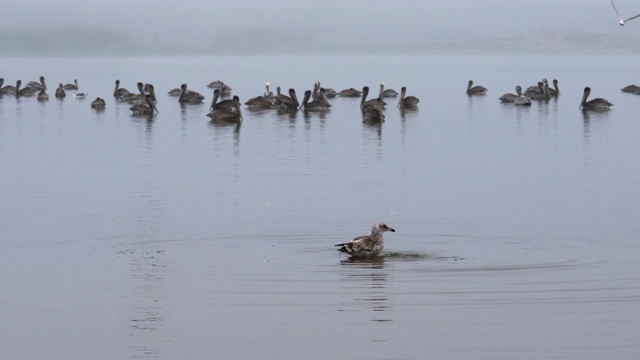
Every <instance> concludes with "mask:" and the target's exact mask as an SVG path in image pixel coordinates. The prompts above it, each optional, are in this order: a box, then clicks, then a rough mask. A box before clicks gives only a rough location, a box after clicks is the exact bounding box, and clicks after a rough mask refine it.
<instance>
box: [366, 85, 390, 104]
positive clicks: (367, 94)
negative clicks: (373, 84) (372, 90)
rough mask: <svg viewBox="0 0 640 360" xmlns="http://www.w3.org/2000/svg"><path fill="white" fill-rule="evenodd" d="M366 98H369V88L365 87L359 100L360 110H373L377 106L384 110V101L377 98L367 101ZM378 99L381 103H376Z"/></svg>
mask: <svg viewBox="0 0 640 360" xmlns="http://www.w3.org/2000/svg"><path fill="white" fill-rule="evenodd" d="M367 96H369V87H368V86H365V87H363V88H362V97H361V98H360V108H362V109H366V108H373V107H377V106H380V107H383V108H384V106H385V104H386V103H385V102H384V100H382V98H380V97H378V98H375V99H369V100H367ZM378 99H380V100H381V101H380V102H378Z"/></svg>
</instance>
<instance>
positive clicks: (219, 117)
mask: <svg viewBox="0 0 640 360" xmlns="http://www.w3.org/2000/svg"><path fill="white" fill-rule="evenodd" d="M216 90H218V89H216ZM231 101H232V102H233V106H234V108H233V110H228V109H210V110H209V113H208V114H207V116H208V117H210V118H211V121H213V122H226V123H241V122H242V111H241V109H240V98H239V97H238V95H235V96H234V97H233V99H232V100H231Z"/></svg>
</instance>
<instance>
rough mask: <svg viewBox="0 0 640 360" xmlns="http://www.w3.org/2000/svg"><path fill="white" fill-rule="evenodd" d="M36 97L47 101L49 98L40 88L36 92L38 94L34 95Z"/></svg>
mask: <svg viewBox="0 0 640 360" xmlns="http://www.w3.org/2000/svg"><path fill="white" fill-rule="evenodd" d="M36 99H38V101H47V100H49V94H47V93H46V91H45V90H44V89H42V90H40V92H38V96H37V97H36Z"/></svg>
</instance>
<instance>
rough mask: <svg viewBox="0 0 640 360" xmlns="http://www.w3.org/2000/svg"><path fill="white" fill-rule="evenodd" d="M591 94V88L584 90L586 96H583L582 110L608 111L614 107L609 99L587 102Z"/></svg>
mask: <svg viewBox="0 0 640 360" xmlns="http://www.w3.org/2000/svg"><path fill="white" fill-rule="evenodd" d="M589 94H591V88H590V87H588V86H587V87H585V88H584V94H582V102H580V109H582V110H593V111H606V110H609V108H610V107H612V106H613V104H612V103H610V102H609V101H608V100H607V99H603V98H596V99H593V100H589V101H587V98H588V97H589Z"/></svg>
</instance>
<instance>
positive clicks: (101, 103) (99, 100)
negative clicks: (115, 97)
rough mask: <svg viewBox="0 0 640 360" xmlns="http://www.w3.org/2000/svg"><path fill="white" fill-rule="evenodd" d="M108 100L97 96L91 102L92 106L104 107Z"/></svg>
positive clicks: (96, 107)
mask: <svg viewBox="0 0 640 360" xmlns="http://www.w3.org/2000/svg"><path fill="white" fill-rule="evenodd" d="M106 104H107V103H106V102H105V101H104V99H102V98H99V97H97V98H96V99H95V100H93V101H92V102H91V107H92V108H94V109H98V110H101V109H104V107H105V106H106Z"/></svg>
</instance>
